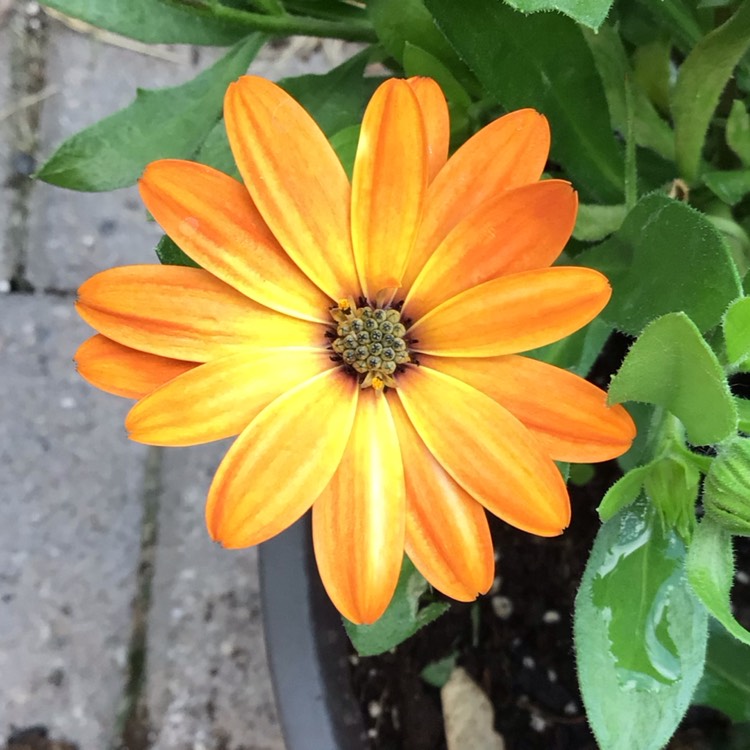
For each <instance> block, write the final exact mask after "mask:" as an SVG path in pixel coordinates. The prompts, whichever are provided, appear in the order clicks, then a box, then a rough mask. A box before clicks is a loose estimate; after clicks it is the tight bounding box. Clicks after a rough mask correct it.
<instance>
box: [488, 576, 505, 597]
mask: <svg viewBox="0 0 750 750" xmlns="http://www.w3.org/2000/svg"><path fill="white" fill-rule="evenodd" d="M502 585H503V578H502V576H495V580H494V581H493V582H492V588H491V589H490V594H497V592H498V591H500V587H501V586H502Z"/></svg>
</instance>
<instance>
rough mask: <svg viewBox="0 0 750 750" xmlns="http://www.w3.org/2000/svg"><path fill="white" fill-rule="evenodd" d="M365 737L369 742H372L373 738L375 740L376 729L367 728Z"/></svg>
mask: <svg viewBox="0 0 750 750" xmlns="http://www.w3.org/2000/svg"><path fill="white" fill-rule="evenodd" d="M367 736H368V737H369V738H370V739H371V740H374V739H375V738H376V737H377V736H378V730H377V729H375V727H370V728H369V729H368V730H367Z"/></svg>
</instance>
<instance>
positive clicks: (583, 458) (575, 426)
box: [420, 355, 635, 463]
mask: <svg viewBox="0 0 750 750" xmlns="http://www.w3.org/2000/svg"><path fill="white" fill-rule="evenodd" d="M420 362H421V363H422V364H423V365H427V366H428V367H432V368H434V369H436V370H440V372H443V373H446V374H448V375H452V376H453V377H455V378H458V379H459V380H462V381H463V382H465V383H468V384H469V385H470V386H472V387H473V388H476V389H477V390H479V391H482V392H483V393H486V394H487V395H488V396H490V397H491V398H493V399H495V401H497V402H498V403H499V404H501V405H502V406H504V407H505V408H506V409H507V410H508V411H509V412H510V413H511V414H513V416H514V417H516V418H517V419H519V420H520V421H521V422H523V424H524V425H525V426H526V427H527V428H528V429H529V430H530V431H531V432H532V433H533V434H534V435H535V436H536V438H537V439H538V441H539V443H540V445H541V446H542V448H543V449H544V450H545V452H547V453H548V454H549V456H550V457H551V458H553V459H555V460H556V461H574V462H583V463H589V462H594V461H607V460H609V459H611V458H616V457H617V456H621V455H622V454H623V453H625V451H627V450H628V449H629V448H630V444H631V443H632V442H633V438H634V437H635V425H634V424H633V420H632V419H631V418H630V415H629V414H628V413H627V411H625V409H624V408H623V407H622V406H620V405H617V406H607V394H606V393H605V392H604V391H602V390H601V389H600V388H597V387H596V386H595V385H592V384H591V383H589V382H588V381H586V380H584V379H583V378H581V377H579V376H578V375H574V374H573V373H572V372H568V371H567V370H562V369H560V368H559V367H554V366H553V365H548V364H546V363H545V362H539V361H537V360H535V359H531V358H530V357H519V356H516V355H508V356H505V357H490V358H486V359H484V358H478V357H471V358H465V359H464V358H454V357H431V356H429V355H425V356H423V357H422V358H420Z"/></svg>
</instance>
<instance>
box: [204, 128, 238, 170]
mask: <svg viewBox="0 0 750 750" xmlns="http://www.w3.org/2000/svg"><path fill="white" fill-rule="evenodd" d="M195 161H197V162H200V163H201V164H207V165H208V166H209V167H213V168H214V169H218V170H219V171H220V172H224V174H228V175H230V176H231V177H234V178H236V179H240V172H239V170H238V169H237V165H236V164H235V162H234V156H233V155H232V149H231V148H230V147H229V139H228V138H227V129H226V126H225V125H224V120H219V122H217V123H216V125H214V127H213V128H212V130H211V132H210V133H209V134H208V135H207V136H206V140H205V141H203V143H202V144H201V147H200V148H199V149H198V151H197V153H196V154H195Z"/></svg>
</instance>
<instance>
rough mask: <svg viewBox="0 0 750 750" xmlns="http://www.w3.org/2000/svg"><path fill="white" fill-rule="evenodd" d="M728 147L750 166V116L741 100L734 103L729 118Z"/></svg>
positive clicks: (745, 164)
mask: <svg viewBox="0 0 750 750" xmlns="http://www.w3.org/2000/svg"><path fill="white" fill-rule="evenodd" d="M727 145H728V146H729V148H731V149H732V151H734V153H735V154H737V156H738V157H739V159H740V161H741V162H742V163H743V164H744V166H746V167H748V166H750V114H748V112H747V108H746V107H745V105H744V104H743V103H742V102H741V101H740V100H739V99H735V100H734V101H733V102H732V109H731V110H730V111H729V117H728V118H727Z"/></svg>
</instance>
